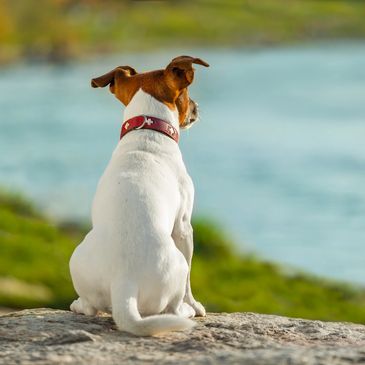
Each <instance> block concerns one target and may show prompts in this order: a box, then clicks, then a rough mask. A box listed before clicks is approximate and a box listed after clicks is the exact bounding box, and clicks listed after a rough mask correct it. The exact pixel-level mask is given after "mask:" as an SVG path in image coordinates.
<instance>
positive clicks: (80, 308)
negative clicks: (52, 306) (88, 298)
mask: <svg viewBox="0 0 365 365" xmlns="http://www.w3.org/2000/svg"><path fill="white" fill-rule="evenodd" d="M70 309H71V310H72V312H74V313H79V314H86V315H87V316H94V315H95V314H96V313H97V310H96V309H95V308H93V307H92V306H90V305H88V304H85V302H84V301H83V300H82V299H81V298H79V299H76V300H74V301H73V302H72V304H71V305H70Z"/></svg>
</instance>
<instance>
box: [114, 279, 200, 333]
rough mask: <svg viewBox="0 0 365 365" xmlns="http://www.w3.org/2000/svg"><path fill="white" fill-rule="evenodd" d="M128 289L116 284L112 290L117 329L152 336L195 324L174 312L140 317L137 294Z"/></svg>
mask: <svg viewBox="0 0 365 365" xmlns="http://www.w3.org/2000/svg"><path fill="white" fill-rule="evenodd" d="M128 289H129V290H128ZM128 289H127V288H126V287H124V288H121V287H120V286H118V287H117V288H115V287H114V290H112V312H113V319H114V321H115V323H116V325H117V327H118V329H119V330H121V331H127V332H130V333H133V334H134V335H136V336H154V335H157V334H160V333H165V332H171V331H183V330H187V329H191V328H193V327H194V326H195V322H194V321H192V320H190V319H187V318H182V317H179V316H177V315H174V314H157V315H153V316H149V317H145V318H142V317H141V315H140V314H139V312H138V307H137V295H136V293H135V292H134V290H130V289H131V288H130V287H129V288H128Z"/></svg>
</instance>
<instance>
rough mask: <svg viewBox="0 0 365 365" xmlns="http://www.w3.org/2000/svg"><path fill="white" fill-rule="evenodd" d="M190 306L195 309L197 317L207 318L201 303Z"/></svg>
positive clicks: (195, 302)
mask: <svg viewBox="0 0 365 365" xmlns="http://www.w3.org/2000/svg"><path fill="white" fill-rule="evenodd" d="M190 305H191V306H192V307H193V308H194V310H195V316H196V317H205V316H206V314H207V313H206V311H205V308H204V307H203V305H202V304H201V303H199V302H197V301H194V302H193V303H192V304H190Z"/></svg>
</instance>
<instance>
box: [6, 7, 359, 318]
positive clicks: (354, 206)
mask: <svg viewBox="0 0 365 365" xmlns="http://www.w3.org/2000/svg"><path fill="white" fill-rule="evenodd" d="M364 19H365V4H364V3H363V2H362V1H355V0H353V1H330V0H312V1H310V0H306V1H304V0H302V1H298V0H262V1H253V0H241V1H238V0H226V1H223V0H215V1H206V0H198V1H189V0H185V1H183V0H174V1H127V0H124V1H122V0H114V1H112V0H109V1H101V0H39V1H37V2H36V3H35V2H34V1H32V0H22V1H12V0H1V1H0V42H1V43H0V44H1V46H0V187H1V192H0V204H1V205H0V307H2V308H3V309H2V310H3V311H5V310H6V309H5V308H10V309H19V308H25V307H32V306H51V307H58V308H67V307H68V304H69V303H70V301H71V300H72V299H73V298H74V296H75V293H74V292H73V289H72V284H71V282H70V277H69V273H68V266H67V265H68V259H69V257H70V255H71V252H72V250H73V249H74V247H75V246H76V245H77V244H78V243H79V242H80V240H81V239H82V237H83V235H84V234H85V232H87V229H88V228H89V226H90V219H89V214H90V208H91V203H92V198H93V195H94V192H95V189H96V185H97V182H98V179H99V177H100V176H101V174H102V172H103V170H104V168H105V167H106V164H107V163H108V161H109V159H110V156H111V153H112V151H113V149H114V148H115V146H116V144H117V143H118V136H119V129H120V125H121V121H122V110H123V108H122V105H121V104H120V103H119V102H118V101H117V100H116V99H115V98H114V97H113V96H112V95H111V94H110V93H109V92H108V90H106V89H105V90H104V89H97V90H95V89H92V88H91V87H90V79H91V78H92V77H95V76H99V75H100V74H103V73H105V72H107V71H109V70H111V69H112V68H114V67H115V66H117V65H121V64H123V65H125V64H126V65H131V66H133V67H134V68H136V69H137V70H138V71H140V72H141V71H147V70H152V69H158V68H164V67H165V66H166V65H167V64H168V63H169V61H170V60H171V59H172V58H173V57H175V56H178V55H182V54H188V55H192V56H196V57H200V58H203V59H204V60H206V61H207V62H208V63H209V64H210V65H211V67H210V68H209V69H204V68H200V67H199V66H197V67H196V69H197V71H196V78H195V83H194V84H193V85H192V87H191V88H190V95H191V97H192V98H193V99H194V100H196V101H197V102H198V103H199V105H200V109H201V121H200V122H199V123H197V124H196V125H195V126H194V128H192V129H191V130H189V131H186V132H183V133H182V137H181V143H180V145H181V149H182V152H183V156H184V159H185V162H186V165H187V168H188V170H189V172H190V174H191V176H192V178H193V181H194V183H195V188H196V200H195V210H194V212H195V220H194V232H195V243H196V254H195V258H194V264H193V279H192V280H193V287H194V291H195V293H196V296H197V297H198V298H199V299H200V300H201V301H202V302H203V303H204V304H205V305H206V306H207V308H208V310H211V311H246V310H247V311H259V312H264V313H276V314H283V315H290V316H301V317H306V318H316V319H325V320H349V321H356V322H362V323H365V67H364V65H365V22H364Z"/></svg>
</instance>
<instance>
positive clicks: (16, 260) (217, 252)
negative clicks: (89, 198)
mask: <svg viewBox="0 0 365 365" xmlns="http://www.w3.org/2000/svg"><path fill="white" fill-rule="evenodd" d="M85 232H86V228H85V227H82V226H79V225H78V224H75V223H67V224H63V225H61V226H59V225H55V224H53V223H52V222H50V221H49V220H47V219H46V218H45V217H43V216H42V215H41V214H39V213H37V210H36V209H35V208H34V206H33V205H32V204H30V203H29V202H28V201H27V200H25V199H23V198H21V197H19V196H16V195H12V194H9V193H5V192H0V306H4V307H12V308H29V307H39V306H48V307H55V308H68V306H69V304H70V302H71V301H72V300H73V299H74V298H75V296H76V294H75V292H74V290H73V288H72V283H71V279H70V276H69V270H68V261H69V258H70V256H71V253H72V251H73V250H74V248H75V246H76V245H77V244H78V243H79V242H80V241H81V240H82V238H83V235H84V234H85ZM194 237H195V254H194V259H193V270H192V286H193V291H194V294H195V296H196V298H197V299H199V300H200V301H201V302H202V303H203V304H204V305H205V306H206V308H207V309H208V310H209V311H217V312H221V311H225V312H234V311H252V312H260V313H272V314H280V315H286V316H292V317H303V318H310V319H322V320H336V321H352V322H358V323H365V290H363V289H361V288H356V287H354V286H351V285H349V284H344V283H338V282H335V281H329V280H323V279H320V278H317V277H314V276H311V275H308V274H304V273H301V272H293V270H291V272H290V273H289V272H288V271H287V270H285V268H283V267H281V266H279V265H276V264H273V263H270V262H265V261H262V260H260V259H259V258H257V257H255V256H252V255H244V254H242V253H238V252H237V250H236V249H235V245H234V243H233V242H232V241H231V240H230V239H229V238H228V236H227V235H226V234H224V233H222V229H221V228H220V227H219V226H217V225H216V224H214V223H212V222H210V221H206V220H195V221H194Z"/></svg>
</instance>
